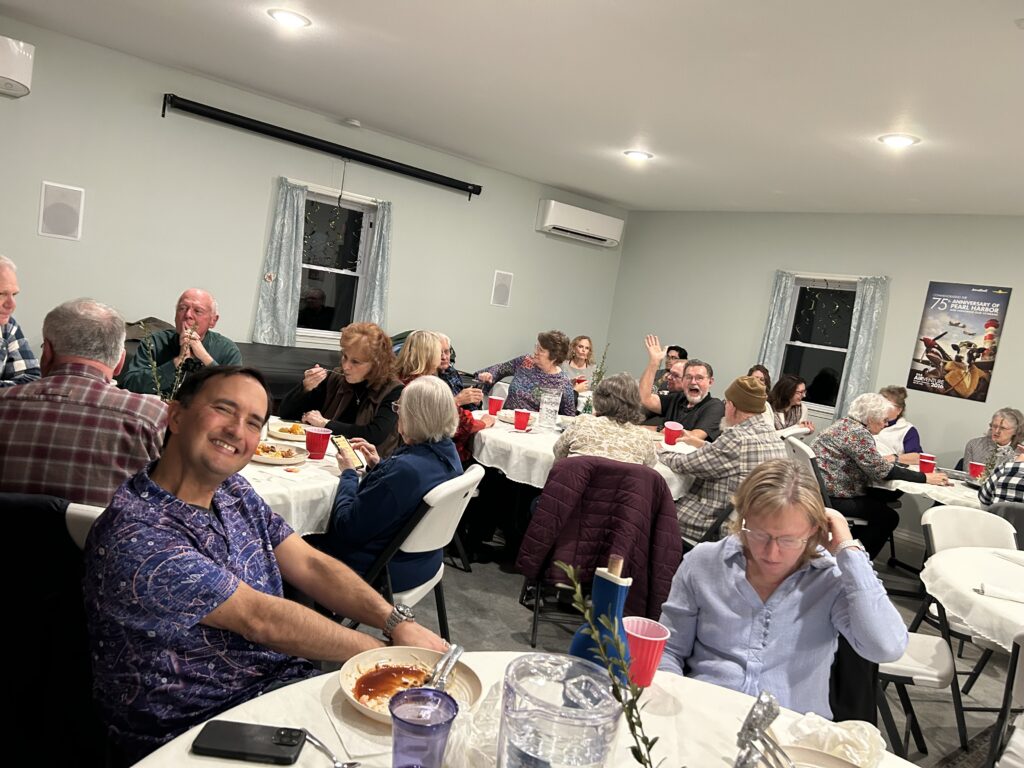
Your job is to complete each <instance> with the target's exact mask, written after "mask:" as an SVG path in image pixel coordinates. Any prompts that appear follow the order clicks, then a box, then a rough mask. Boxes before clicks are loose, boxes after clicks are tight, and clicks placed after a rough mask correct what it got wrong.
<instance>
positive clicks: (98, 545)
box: [84, 465, 318, 762]
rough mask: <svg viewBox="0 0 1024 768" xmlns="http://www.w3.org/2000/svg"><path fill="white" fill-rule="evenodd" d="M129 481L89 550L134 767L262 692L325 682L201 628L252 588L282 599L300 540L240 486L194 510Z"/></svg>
mask: <svg viewBox="0 0 1024 768" xmlns="http://www.w3.org/2000/svg"><path fill="white" fill-rule="evenodd" d="M152 466H153V465H150V467H149V468H147V469H144V470H142V471H141V472H139V473H138V474H136V475H134V476H133V477H130V478H128V479H127V480H126V481H125V482H124V483H122V485H121V487H120V488H118V490H117V492H116V493H115V494H114V498H113V500H112V501H111V503H110V506H109V507H108V508H107V510H106V512H104V513H103V515H102V516H101V517H100V518H99V519H98V520H97V521H96V524H95V525H94V526H93V528H92V531H91V532H90V533H89V539H88V541H87V543H86V548H85V580H84V593H85V607H86V615H87V617H88V623H89V637H90V642H91V647H92V665H93V676H94V682H93V693H94V695H95V697H96V700H97V702H98V703H99V705H100V708H101V711H102V712H103V715H104V718H105V719H106V721H107V724H108V727H109V730H110V735H111V737H112V738H113V739H114V740H115V742H117V743H118V745H119V746H120V747H121V748H122V749H123V750H124V751H125V756H126V757H127V758H129V759H130V760H131V761H132V762H134V761H135V760H138V759H139V758H141V757H142V756H144V755H145V754H147V753H148V752H150V751H152V750H153V749H155V748H156V747H158V746H160V745H161V744H162V743H163V742H165V741H168V740H169V739H171V738H172V737H174V736H177V735H178V734H180V733H182V732H183V731H185V730H187V729H188V728H190V727H192V726H193V725H196V724H197V723H200V722H202V721H204V720H207V719H209V718H210V717H212V716H214V715H216V714H217V713H219V712H222V711H224V710H225V709H228V708H229V707H233V706H235V705H236V704H239V703H241V702H243V701H245V700H247V699H250V698H252V697H253V696H256V695H257V694H259V693H260V692H262V691H263V690H264V689H265V688H266V687H267V686H268V685H271V684H279V683H280V682H290V681H292V680H296V679H300V678H304V677H309V676H310V675H313V674H317V672H318V670H316V669H315V668H314V667H313V666H312V665H311V664H310V663H309V662H306V661H302V660H299V659H296V658H293V657H291V656H288V655H286V654H283V653H278V652H277V651H272V650H270V649H269V648H265V647H263V646H260V645H257V644H255V643H251V642H249V641H248V640H246V639H245V638H244V637H242V636H241V635H239V634H236V633H234V632H230V631H228V630H222V629H215V628H213V627H208V626H204V625H202V624H200V621H201V620H202V619H203V618H204V617H205V616H206V615H207V614H208V613H210V611H212V610H213V609H214V608H216V607H217V606H219V605H221V604H222V603H223V602H224V601H225V600H227V599H228V598H229V597H230V596H231V595H232V594H233V593H234V591H235V589H236V588H237V587H238V583H239V582H240V581H244V582H245V583H246V584H248V585H249V586H250V587H252V588H253V589H257V590H260V591H261V592H265V593H267V594H270V595H276V596H279V597H280V596H281V595H282V579H281V572H280V570H279V569H278V566H277V559H276V558H275V557H274V548H275V547H277V546H278V545H279V544H280V543H281V542H282V541H284V540H285V539H286V538H287V537H288V536H290V535H291V533H292V529H291V528H290V527H289V526H288V524H287V523H285V522H284V521H283V520H282V519H281V518H280V517H278V516H277V515H276V514H274V513H273V512H271V510H270V508H269V507H268V506H267V505H266V503H265V502H264V501H263V499H261V498H260V497H259V495H258V494H257V493H256V492H255V491H254V490H253V488H252V486H250V485H249V483H248V482H247V481H246V480H245V479H244V478H242V477H241V476H240V475H232V476H231V477H229V478H228V479H227V480H225V481H224V482H223V483H222V484H221V485H220V487H219V488H218V489H217V491H216V492H215V493H214V495H213V503H212V510H206V509H203V508H201V507H194V506H191V505H189V504H186V503H185V502H183V501H181V500H180V499H179V498H177V497H176V496H174V495H172V494H171V493H169V492H167V491H165V490H164V489H163V488H161V487H160V486H158V485H156V484H155V483H154V482H153V481H152V480H151V479H150V478H149V471H150V470H151V469H152Z"/></svg>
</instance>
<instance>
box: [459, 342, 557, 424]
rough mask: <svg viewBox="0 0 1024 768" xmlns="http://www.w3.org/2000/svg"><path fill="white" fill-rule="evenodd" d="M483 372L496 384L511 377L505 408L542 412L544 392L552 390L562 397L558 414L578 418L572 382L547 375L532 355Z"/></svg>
mask: <svg viewBox="0 0 1024 768" xmlns="http://www.w3.org/2000/svg"><path fill="white" fill-rule="evenodd" d="M484 371H486V372H487V373H489V374H491V376H493V377H494V380H495V381H500V380H501V379H503V378H505V377H506V376H511V377H512V383H511V384H509V385H508V395H506V396H505V404H504V405H503V406H502V407H503V408H508V409H510V410H515V409H516V408H525V409H526V410H528V411H539V410H540V394H541V391H542V390H544V389H551V390H554V391H556V392H558V393H559V394H560V395H561V396H562V400H561V403H560V405H559V407H558V412H559V413H560V414H562V415H563V416H575V415H576V392H575V390H573V388H572V382H571V381H569V378H568V377H567V376H566V375H565V374H564V373H544V372H543V371H542V370H541V369H540V368H538V367H537V366H536V365H535V364H534V362H533V358H532V357H530V356H529V355H523V356H521V357H517V358H516V359H515V360H509V361H508V362H507V363H498V364H497V365H492V366H491V367H490V368H484ZM477 375H479V372H478V373H477Z"/></svg>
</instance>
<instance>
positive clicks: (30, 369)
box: [0, 256, 39, 387]
mask: <svg viewBox="0 0 1024 768" xmlns="http://www.w3.org/2000/svg"><path fill="white" fill-rule="evenodd" d="M17 272H18V268H17V267H16V266H15V264H14V262H13V261H11V260H10V259H8V258H7V257H6V256H0V387H13V386H15V385H17V384H27V383H28V382H30V381H35V380H36V379H38V378H39V361H38V360H36V356H35V355H34V354H33V353H32V348H31V347H29V345H28V342H27V341H25V335H24V334H23V333H22V332H21V328H20V327H19V326H18V322H17V321H16V320H15V319H14V309H15V307H17V306H18V302H17V299H16V297H17V295H18V275H17Z"/></svg>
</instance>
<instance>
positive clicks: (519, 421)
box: [514, 408, 530, 431]
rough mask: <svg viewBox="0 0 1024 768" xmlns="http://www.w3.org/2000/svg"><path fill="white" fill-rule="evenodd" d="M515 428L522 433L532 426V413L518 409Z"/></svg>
mask: <svg viewBox="0 0 1024 768" xmlns="http://www.w3.org/2000/svg"><path fill="white" fill-rule="evenodd" d="M514 426H515V428H516V429H518V430H520V431H522V430H524V429H526V428H527V427H528V426H530V412H529V411H527V410H525V409H523V408H516V415H515V424H514Z"/></svg>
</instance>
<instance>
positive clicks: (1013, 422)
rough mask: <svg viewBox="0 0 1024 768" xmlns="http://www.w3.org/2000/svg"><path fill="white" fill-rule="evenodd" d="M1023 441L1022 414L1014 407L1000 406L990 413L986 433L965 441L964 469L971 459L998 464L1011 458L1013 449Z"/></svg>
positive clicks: (1023, 424) (987, 464) (1023, 423)
mask: <svg viewBox="0 0 1024 768" xmlns="http://www.w3.org/2000/svg"><path fill="white" fill-rule="evenodd" d="M1022 442H1024V414H1022V413H1021V412H1020V411H1018V410H1017V409H1016V408H1000V409H999V410H998V411H996V412H995V413H993V414H992V420H991V421H989V424H988V434H985V435H982V436H981V437H976V438H974V439H973V440H969V441H967V445H965V446H964V469H967V467H968V465H969V464H970V463H971V462H972V461H976V462H979V463H981V464H984V465H985V466H989V465H991V466H993V467H994V466H998V465H999V464H1005V463H1006V462H1008V461H1011V460H1012V459H1013V454H1014V449H1015V447H1016V446H1018V445H1020V444H1021V443H1022Z"/></svg>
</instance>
